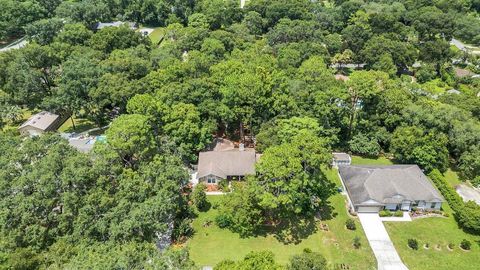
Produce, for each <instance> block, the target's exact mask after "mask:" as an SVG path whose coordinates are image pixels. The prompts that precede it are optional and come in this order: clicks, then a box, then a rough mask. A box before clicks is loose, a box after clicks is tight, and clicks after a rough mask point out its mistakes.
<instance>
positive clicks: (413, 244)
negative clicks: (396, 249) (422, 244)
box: [408, 238, 418, 250]
mask: <svg viewBox="0 0 480 270" xmlns="http://www.w3.org/2000/svg"><path fill="white" fill-rule="evenodd" d="M408 246H409V247H410V248H411V249H414V250H417V249H418V241H417V239H414V238H410V239H408Z"/></svg>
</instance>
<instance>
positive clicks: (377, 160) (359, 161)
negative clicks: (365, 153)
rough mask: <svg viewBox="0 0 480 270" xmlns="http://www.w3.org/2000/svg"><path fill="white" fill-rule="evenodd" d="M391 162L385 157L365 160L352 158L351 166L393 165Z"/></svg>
mask: <svg viewBox="0 0 480 270" xmlns="http://www.w3.org/2000/svg"><path fill="white" fill-rule="evenodd" d="M393 164H394V163H393V161H392V160H390V159H388V158H386V157H377V158H366V157H361V156H352V165H393Z"/></svg>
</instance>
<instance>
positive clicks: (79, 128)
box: [58, 117, 97, 133]
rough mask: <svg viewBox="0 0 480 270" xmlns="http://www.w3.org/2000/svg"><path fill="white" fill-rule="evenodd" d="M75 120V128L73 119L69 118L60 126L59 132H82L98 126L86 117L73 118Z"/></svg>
mask: <svg viewBox="0 0 480 270" xmlns="http://www.w3.org/2000/svg"><path fill="white" fill-rule="evenodd" d="M73 121H74V122H75V128H74V127H73V123H72V119H71V118H68V119H67V121H65V123H63V124H62V125H61V126H60V127H59V128H58V131H59V132H67V133H72V132H76V133H80V132H84V131H87V130H89V129H92V128H95V127H97V126H96V125H95V123H93V122H92V121H90V120H88V119H85V118H75V117H74V118H73Z"/></svg>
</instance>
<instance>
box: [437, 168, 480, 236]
mask: <svg viewBox="0 0 480 270" xmlns="http://www.w3.org/2000/svg"><path fill="white" fill-rule="evenodd" d="M429 176H430V179H432V181H433V182H434V183H435V185H436V186H437V188H438V189H439V190H440V192H441V193H442V195H443V197H444V198H445V200H447V202H448V204H449V205H450V207H451V208H452V209H453V211H454V212H455V218H456V219H457V222H458V224H459V225H460V226H461V227H462V228H464V229H466V230H468V231H470V232H472V233H475V234H480V206H479V205H477V204H476V203H475V202H473V201H469V202H467V203H465V202H464V201H463V199H462V198H461V197H460V196H459V195H458V194H457V192H456V191H455V190H454V189H453V188H452V187H451V186H450V185H449V184H448V182H447V180H445V177H444V176H443V175H442V174H441V173H440V172H439V171H438V170H433V171H432V172H431V173H430V175H429Z"/></svg>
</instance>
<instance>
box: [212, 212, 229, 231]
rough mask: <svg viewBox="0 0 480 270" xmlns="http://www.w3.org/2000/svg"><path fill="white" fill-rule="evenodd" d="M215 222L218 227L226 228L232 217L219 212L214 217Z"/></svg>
mask: <svg viewBox="0 0 480 270" xmlns="http://www.w3.org/2000/svg"><path fill="white" fill-rule="evenodd" d="M215 223H216V224H217V226H218V227H220V228H227V227H229V226H230V225H231V224H232V219H231V218H230V217H229V216H227V215H224V214H220V215H218V216H216V217H215Z"/></svg>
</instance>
